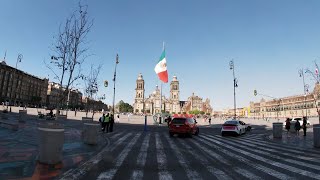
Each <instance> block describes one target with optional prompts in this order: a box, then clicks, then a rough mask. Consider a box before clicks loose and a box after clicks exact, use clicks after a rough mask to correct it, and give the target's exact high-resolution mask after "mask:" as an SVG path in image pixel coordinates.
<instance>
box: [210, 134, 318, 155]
mask: <svg viewBox="0 0 320 180" xmlns="http://www.w3.org/2000/svg"><path fill="white" fill-rule="evenodd" d="M215 136H216V137H220V135H215ZM283 138H284V137H283ZM258 141H259V142H263V143H266V144H268V145H273V146H276V147H283V148H287V146H286V145H285V144H280V143H275V142H268V141H267V142H266V141H264V140H261V139H260V140H258ZM289 150H291V151H293V152H301V151H303V152H308V153H309V154H315V155H316V156H319V151H317V150H312V149H305V148H299V147H290V149H289Z"/></svg>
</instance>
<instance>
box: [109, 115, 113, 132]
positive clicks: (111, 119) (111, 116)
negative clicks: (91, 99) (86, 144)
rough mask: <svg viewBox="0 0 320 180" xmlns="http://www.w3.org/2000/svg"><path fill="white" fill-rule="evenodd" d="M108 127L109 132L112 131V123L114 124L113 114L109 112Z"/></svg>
mask: <svg viewBox="0 0 320 180" xmlns="http://www.w3.org/2000/svg"><path fill="white" fill-rule="evenodd" d="M109 123H110V127H109V132H112V131H113V124H114V115H113V114H111V115H110V122H109Z"/></svg>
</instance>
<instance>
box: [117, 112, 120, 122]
mask: <svg viewBox="0 0 320 180" xmlns="http://www.w3.org/2000/svg"><path fill="white" fill-rule="evenodd" d="M117 123H120V116H119V114H117Z"/></svg>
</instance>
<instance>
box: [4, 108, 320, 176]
mask: <svg viewBox="0 0 320 180" xmlns="http://www.w3.org/2000/svg"><path fill="white" fill-rule="evenodd" d="M14 111H15V110H14ZM28 112H30V114H29V113H28V116H27V118H26V121H25V122H23V123H18V121H17V118H18V114H17V113H16V112H12V113H8V114H7V119H6V121H12V122H17V123H18V124H19V128H18V130H17V131H15V130H11V129H8V128H3V127H0V179H320V174H319V171H320V149H317V148H314V147H313V136H312V128H308V130H307V131H308V132H307V137H303V136H302V134H303V133H302V131H301V132H300V136H297V135H295V134H294V133H289V134H288V135H287V133H286V132H285V131H283V137H282V138H281V139H276V138H273V137H272V123H273V122H278V120H277V119H270V120H269V121H266V120H262V119H243V121H245V122H246V123H248V124H250V125H251V126H252V127H253V129H252V131H251V132H248V133H247V134H245V135H243V136H239V137H221V135H220V126H221V124H222V123H223V122H224V119H213V120H212V124H211V125H209V123H208V122H207V121H205V120H204V119H198V124H199V126H200V135H199V136H194V137H193V138H185V137H174V138H170V137H169V134H168V128H167V126H166V124H162V125H154V121H153V117H151V116H150V117H148V118H147V120H148V126H147V132H144V125H143V123H144V117H143V116H129V118H128V116H127V115H121V118H120V123H116V124H115V127H114V128H115V129H114V132H113V133H101V132H100V134H99V137H98V138H99V143H98V145H96V146H92V145H86V144H84V143H83V141H82V138H81V132H82V122H81V121H80V119H81V118H80V117H75V118H72V117H70V119H68V120H65V121H63V122H60V123H63V124H64V127H65V133H64V136H65V142H64V145H63V161H62V162H61V163H60V164H57V165H45V164H41V163H39V162H38V161H37V158H38V153H39V152H38V140H39V137H38V132H37V126H38V123H41V122H44V121H46V120H44V119H39V118H38V117H37V115H36V113H34V112H37V110H33V109H28ZM1 113H2V112H1ZM69 113H70V112H69ZM71 113H72V114H74V112H71ZM0 115H1V116H0V117H1V118H2V117H3V114H0ZM78 115H79V116H80V115H81V114H80V113H78ZM98 117H99V115H96V116H95V120H97V119H98ZM282 120H283V119H281V120H280V121H282ZM316 121H317V119H316V118H315V119H313V120H312V123H316Z"/></svg>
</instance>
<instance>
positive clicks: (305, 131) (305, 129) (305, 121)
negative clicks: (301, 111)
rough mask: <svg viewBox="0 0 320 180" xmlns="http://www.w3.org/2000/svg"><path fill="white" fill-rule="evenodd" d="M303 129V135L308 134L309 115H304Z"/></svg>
mask: <svg viewBox="0 0 320 180" xmlns="http://www.w3.org/2000/svg"><path fill="white" fill-rule="evenodd" d="M302 129H303V136H306V135H307V117H306V116H304V117H303V122H302Z"/></svg>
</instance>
